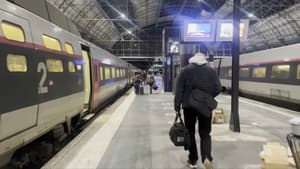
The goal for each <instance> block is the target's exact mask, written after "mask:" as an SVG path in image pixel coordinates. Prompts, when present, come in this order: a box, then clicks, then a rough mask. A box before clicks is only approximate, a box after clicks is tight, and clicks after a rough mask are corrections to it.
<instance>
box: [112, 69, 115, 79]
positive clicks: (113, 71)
mask: <svg viewBox="0 0 300 169" xmlns="http://www.w3.org/2000/svg"><path fill="white" fill-rule="evenodd" d="M115 77H116V68H114V67H112V68H111V78H113V79H114V78H115Z"/></svg>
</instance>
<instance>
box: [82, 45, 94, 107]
mask: <svg viewBox="0 0 300 169" xmlns="http://www.w3.org/2000/svg"><path fill="white" fill-rule="evenodd" d="M82 57H83V73H84V91H85V96H84V105H85V108H86V109H90V108H91V98H92V75H91V56H90V51H89V48H88V47H86V46H83V45H82Z"/></svg>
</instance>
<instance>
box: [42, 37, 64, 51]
mask: <svg viewBox="0 0 300 169" xmlns="http://www.w3.org/2000/svg"><path fill="white" fill-rule="evenodd" d="M43 41H44V45H45V47H46V48H48V49H53V50H57V51H61V44H60V42H59V40H57V39H55V38H52V37H50V36H47V35H43Z"/></svg>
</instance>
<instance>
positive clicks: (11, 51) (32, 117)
mask: <svg viewBox="0 0 300 169" xmlns="http://www.w3.org/2000/svg"><path fill="white" fill-rule="evenodd" d="M30 42H32V36H31V32H30V26H29V21H28V20H25V19H23V18H21V17H18V16H16V15H12V14H10V13H8V12H5V11H2V10H0V49H1V50H0V81H1V83H0V93H1V94H0V104H1V106H0V142H1V140H4V139H6V138H9V137H12V136H14V135H17V134H18V133H20V132H22V131H25V130H28V129H30V128H32V127H34V126H36V125H37V116H38V106H37V104H38V90H37V84H38V79H37V76H36V74H37V69H36V64H35V57H34V51H35V50H34V47H33V45H32V44H31V43H30Z"/></svg>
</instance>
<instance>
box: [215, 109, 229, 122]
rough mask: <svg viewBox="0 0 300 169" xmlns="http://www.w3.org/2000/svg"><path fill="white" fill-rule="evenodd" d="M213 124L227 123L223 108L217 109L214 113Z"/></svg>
mask: <svg viewBox="0 0 300 169" xmlns="http://www.w3.org/2000/svg"><path fill="white" fill-rule="evenodd" d="M212 120H213V123H218V124H221V123H225V122H226V114H225V112H224V110H223V109H222V108H220V109H215V110H214V111H213V119H212Z"/></svg>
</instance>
